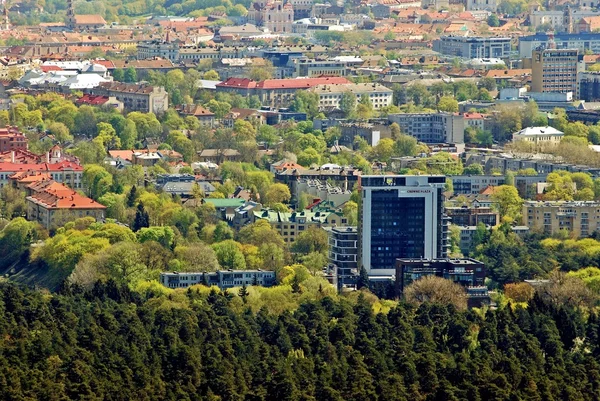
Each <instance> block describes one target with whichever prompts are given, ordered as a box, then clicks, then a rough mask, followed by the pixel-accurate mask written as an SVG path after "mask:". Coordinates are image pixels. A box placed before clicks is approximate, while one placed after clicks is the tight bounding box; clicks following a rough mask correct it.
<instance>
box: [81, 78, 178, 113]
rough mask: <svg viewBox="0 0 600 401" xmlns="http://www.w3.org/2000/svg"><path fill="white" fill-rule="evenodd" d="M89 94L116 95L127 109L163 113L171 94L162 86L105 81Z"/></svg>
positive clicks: (89, 91)
mask: <svg viewBox="0 0 600 401" xmlns="http://www.w3.org/2000/svg"><path fill="white" fill-rule="evenodd" d="M87 93H88V94H91V95H99V96H108V97H114V98H116V99H117V100H118V101H120V102H123V105H124V107H125V110H128V111H141V112H143V113H154V114H162V113H164V112H166V111H167V109H168V108H169V95H168V93H167V92H166V91H165V88H163V87H162V86H150V85H146V84H126V83H121V82H104V83H101V84H100V85H99V86H98V87H96V88H92V89H88V90H87Z"/></svg>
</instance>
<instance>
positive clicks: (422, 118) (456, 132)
mask: <svg viewBox="0 0 600 401" xmlns="http://www.w3.org/2000/svg"><path fill="white" fill-rule="evenodd" d="M388 120H389V121H390V123H397V124H398V125H399V126H400V129H401V130H402V132H403V133H405V134H408V135H410V136H414V137H415V138H417V139H418V140H419V141H420V142H424V143H452V144H459V143H464V142H465V120H464V117H463V116H462V115H459V114H453V113H399V114H389V115H388Z"/></svg>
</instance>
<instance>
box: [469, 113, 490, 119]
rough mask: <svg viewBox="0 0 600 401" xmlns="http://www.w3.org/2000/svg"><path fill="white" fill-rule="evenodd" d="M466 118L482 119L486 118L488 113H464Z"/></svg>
mask: <svg viewBox="0 0 600 401" xmlns="http://www.w3.org/2000/svg"><path fill="white" fill-rule="evenodd" d="M463 117H464V119H465V120H481V119H482V118H485V117H486V115H485V114H482V113H465V114H463Z"/></svg>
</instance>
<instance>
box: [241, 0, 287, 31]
mask: <svg viewBox="0 0 600 401" xmlns="http://www.w3.org/2000/svg"><path fill="white" fill-rule="evenodd" d="M248 22H249V23H250V24H254V25H256V26H264V27H265V28H267V29H268V30H269V31H271V32H278V33H279V32H282V33H291V32H292V24H293V23H294V7H293V6H292V4H291V3H289V2H288V3H284V2H283V1H272V0H267V1H262V0H261V1H257V2H254V3H253V4H252V5H251V6H250V9H249V10H248Z"/></svg>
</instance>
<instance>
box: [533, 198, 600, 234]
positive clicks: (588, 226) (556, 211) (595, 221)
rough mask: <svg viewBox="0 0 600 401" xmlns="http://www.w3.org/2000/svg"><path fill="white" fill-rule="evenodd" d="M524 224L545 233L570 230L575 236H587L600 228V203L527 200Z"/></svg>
mask: <svg viewBox="0 0 600 401" xmlns="http://www.w3.org/2000/svg"><path fill="white" fill-rule="evenodd" d="M523 225H526V226H527V227H529V229H530V230H531V231H535V232H539V233H544V234H556V233H559V232H561V231H569V232H570V233H571V234H572V236H574V237H587V236H588V235H590V234H592V233H593V232H594V231H596V230H598V229H600V203H599V202H565V201H555V202H533V201H530V202H525V204H524V205H523Z"/></svg>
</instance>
